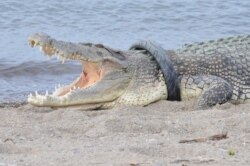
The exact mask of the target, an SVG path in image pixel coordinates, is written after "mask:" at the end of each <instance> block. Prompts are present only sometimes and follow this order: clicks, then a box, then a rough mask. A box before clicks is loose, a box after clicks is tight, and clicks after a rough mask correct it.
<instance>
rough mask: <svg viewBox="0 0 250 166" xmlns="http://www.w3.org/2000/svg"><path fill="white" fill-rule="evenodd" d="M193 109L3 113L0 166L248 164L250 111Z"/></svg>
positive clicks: (163, 106)
mask: <svg viewBox="0 0 250 166" xmlns="http://www.w3.org/2000/svg"><path fill="white" fill-rule="evenodd" d="M194 105H195V102H193V101H189V102H169V101H160V102H157V103H154V104H151V105H149V106H147V107H119V108H113V109H110V110H98V111H86V110H81V108H80V107H79V108H58V109H52V108H39V107H33V106H31V105H29V104H24V105H22V106H17V107H2V108H0V131H1V134H0V165H1V166H5V165H6V166H14V165H18V166H19V165H21V166H22V165H27V166H31V165H32V166H33V165H47V166H48V165H63V166H64V165H65V166H66V165H130V166H141V165H142V166H144V165H155V166H162V165H249V164H250V129H249V126H250V121H249V119H250V104H242V105H233V104H229V103H227V104H224V105H220V106H216V107H214V108H212V109H210V110H194ZM223 134H224V137H221V135H223ZM216 135H217V137H216Z"/></svg>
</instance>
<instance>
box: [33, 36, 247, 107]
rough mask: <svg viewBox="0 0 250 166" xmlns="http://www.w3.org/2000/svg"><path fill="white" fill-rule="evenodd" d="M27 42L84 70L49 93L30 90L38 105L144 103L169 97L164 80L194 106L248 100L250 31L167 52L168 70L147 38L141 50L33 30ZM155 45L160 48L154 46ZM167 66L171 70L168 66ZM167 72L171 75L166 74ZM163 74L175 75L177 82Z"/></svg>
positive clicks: (99, 105)
mask: <svg viewBox="0 0 250 166" xmlns="http://www.w3.org/2000/svg"><path fill="white" fill-rule="evenodd" d="M29 43H30V44H31V46H40V47H41V48H42V50H43V52H44V53H45V54H47V55H49V56H52V55H54V54H57V55H58V56H59V59H61V60H63V61H64V60H78V61H80V62H81V63H82V64H83V65H86V66H87V67H86V69H84V70H83V73H85V75H86V77H85V76H84V74H81V75H80V77H79V78H80V79H78V80H76V81H75V82H73V83H72V84H71V85H69V86H66V87H63V88H60V89H58V90H56V91H55V92H54V93H53V94H51V95H49V94H47V95H44V96H42V95H38V94H36V95H30V96H29V98H28V101H29V103H31V104H33V105H36V106H55V107H58V106H59V107H60V106H72V105H88V104H92V105H94V108H95V109H97V108H110V107H113V106H115V105H148V104H150V103H152V102H156V101H158V100H161V99H167V98H170V97H171V96H168V95H169V94H171V89H170V88H168V85H169V86H170V85H171V86H172V85H174V86H176V87H178V88H179V91H174V92H175V93H180V94H176V96H180V99H181V100H190V99H192V98H197V101H198V102H197V106H198V108H201V109H206V108H209V107H211V106H213V105H215V104H222V103H225V102H227V101H231V102H233V103H244V102H247V101H249V99H250V36H237V37H231V38H225V39H219V40H217V41H209V42H206V43H196V44H193V45H186V46H184V47H183V48H182V49H178V50H176V51H166V55H165V56H166V57H167V59H168V60H167V65H168V67H167V68H164V69H167V71H166V70H164V69H163V66H164V65H163V66H162V65H160V67H159V63H157V62H156V61H157V60H156V59H157V58H156V56H157V55H155V52H157V51H155V50H152V43H150V42H149V43H147V42H146V44H145V45H144V46H143V47H142V48H140V50H137V49H133V50H129V51H117V50H114V49H111V48H108V47H106V46H103V45H94V44H84V43H70V42H63V41H57V40H55V39H52V38H51V37H49V36H48V35H46V34H34V35H32V36H30V38H29ZM154 48H155V49H157V48H159V49H161V48H160V47H159V46H157V45H156V46H154ZM145 50H147V51H145ZM153 51H154V52H153ZM161 54H164V53H162V52H161ZM155 58H156V59H155ZM158 62H159V61H158ZM88 64H89V65H88ZM88 66H90V68H88ZM93 66H94V67H93ZM96 66H98V67H96ZM171 66H173V69H174V71H168V70H170V69H171ZM91 67H92V68H91ZM95 68H96V69H95ZM90 69H91V70H93V72H92V73H91V71H90ZM170 72H171V75H172V76H171V77H167V76H168V75H170ZM90 73H91V74H90ZM100 73H101V74H100ZM91 75H93V76H91ZM94 75H96V77H94ZM164 78H165V79H164ZM166 78H177V81H176V80H169V79H166ZM79 80H84V81H79ZM86 80H87V81H86ZM91 80H92V82H93V83H92V82H91ZM93 80H94V81H93ZM90 82H91V83H90ZM80 85H81V86H80ZM83 85H84V86H83ZM73 86H79V89H76V90H74V88H73ZM70 89H72V90H70ZM172 95H173V94H172Z"/></svg>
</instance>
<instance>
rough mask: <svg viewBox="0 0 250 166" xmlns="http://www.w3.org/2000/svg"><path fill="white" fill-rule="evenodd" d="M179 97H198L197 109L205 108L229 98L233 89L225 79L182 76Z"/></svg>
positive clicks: (183, 98) (208, 76)
mask: <svg viewBox="0 0 250 166" xmlns="http://www.w3.org/2000/svg"><path fill="white" fill-rule="evenodd" d="M180 79H181V82H180V84H181V85H180V89H181V99H182V100H190V99H192V98H198V103H197V107H198V109H207V108H209V107H211V106H213V105H216V104H223V103H225V102H227V101H228V100H230V99H231V97H232V94H233V89H232V86H231V84H230V83H228V82H227V81H226V80H224V79H222V78H220V77H216V76H211V75H199V76H192V75H189V76H183V77H181V78H180Z"/></svg>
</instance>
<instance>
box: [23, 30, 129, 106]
mask: <svg viewBox="0 0 250 166" xmlns="http://www.w3.org/2000/svg"><path fill="white" fill-rule="evenodd" d="M53 40H54V39H51V38H50V37H49V36H46V35H45V34H35V35H33V36H31V37H30V38H29V44H30V45H31V46H32V47H33V46H39V47H40V50H41V51H42V52H43V53H44V54H45V55H47V56H52V55H56V56H57V57H58V59H59V60H61V61H62V62H64V61H66V60H77V61H79V62H80V63H81V64H82V65H83V68H82V72H81V74H80V76H79V77H78V78H76V80H74V81H73V82H72V83H71V84H70V85H66V86H63V87H58V88H56V89H55V91H54V92H52V94H49V92H48V91H46V92H45V95H41V94H38V93H37V92H36V93H35V94H34V95H32V94H30V95H29V97H28V102H29V103H30V104H33V105H36V106H56V107H57V106H59V107H60V106H70V105H82V104H98V105H100V103H101V104H102V103H106V102H111V101H114V100H116V98H117V97H119V96H120V95H121V94H122V89H125V88H119V87H126V86H127V84H128V81H129V79H128V77H126V73H124V74H122V73H123V72H124V70H123V69H122V68H119V65H114V63H113V62H112V61H111V60H103V61H100V60H98V61H97V62H92V61H84V60H79V59H81V58H82V55H73V54H72V55H70V56H69V55H66V54H68V53H67V52H63V51H61V50H57V48H55V47H53V44H52V42H53ZM78 56H81V57H78ZM110 75H123V76H125V77H123V78H122V77H120V76H116V77H112V78H110ZM112 79H114V80H112ZM100 82H102V83H101V84H99V83H100ZM118 84H119V87H118ZM112 87H114V90H116V88H119V90H117V93H113V92H112V93H110V94H109V95H107V93H108V91H109V90H111V89H112ZM83 94H84V95H83Z"/></svg>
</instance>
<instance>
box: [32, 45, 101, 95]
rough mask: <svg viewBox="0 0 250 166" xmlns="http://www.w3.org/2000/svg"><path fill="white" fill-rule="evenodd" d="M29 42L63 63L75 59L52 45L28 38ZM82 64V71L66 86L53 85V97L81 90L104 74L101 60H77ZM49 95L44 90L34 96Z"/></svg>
mask: <svg viewBox="0 0 250 166" xmlns="http://www.w3.org/2000/svg"><path fill="white" fill-rule="evenodd" d="M29 44H30V45H31V46H32V47H34V46H38V47H40V51H41V52H42V53H43V54H45V55H47V56H49V57H51V56H52V55H56V56H57V58H58V59H59V60H60V61H61V62H62V63H64V62H65V61H66V60H76V59H77V58H76V56H74V55H72V56H67V57H69V58H67V59H66V58H65V57H66V55H64V53H63V52H60V50H56V49H55V48H53V47H50V46H48V45H40V43H39V42H37V41H35V40H29ZM77 61H80V63H81V64H82V72H81V74H80V76H79V77H78V78H76V79H75V80H74V81H73V82H72V83H71V84H69V85H66V86H60V85H59V86H58V87H55V91H54V92H52V94H51V95H52V96H55V97H61V96H66V95H67V94H70V93H72V92H73V91H76V90H82V89H86V88H88V87H90V86H92V85H94V84H96V83H97V82H98V81H100V80H101V79H102V78H103V76H104V71H105V70H104V67H103V65H102V62H90V61H83V60H78V59H77ZM48 95H49V92H48V91H46V93H45V95H41V94H38V92H36V93H35V97H41V98H42V97H46V96H48ZM30 97H32V94H30Z"/></svg>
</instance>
